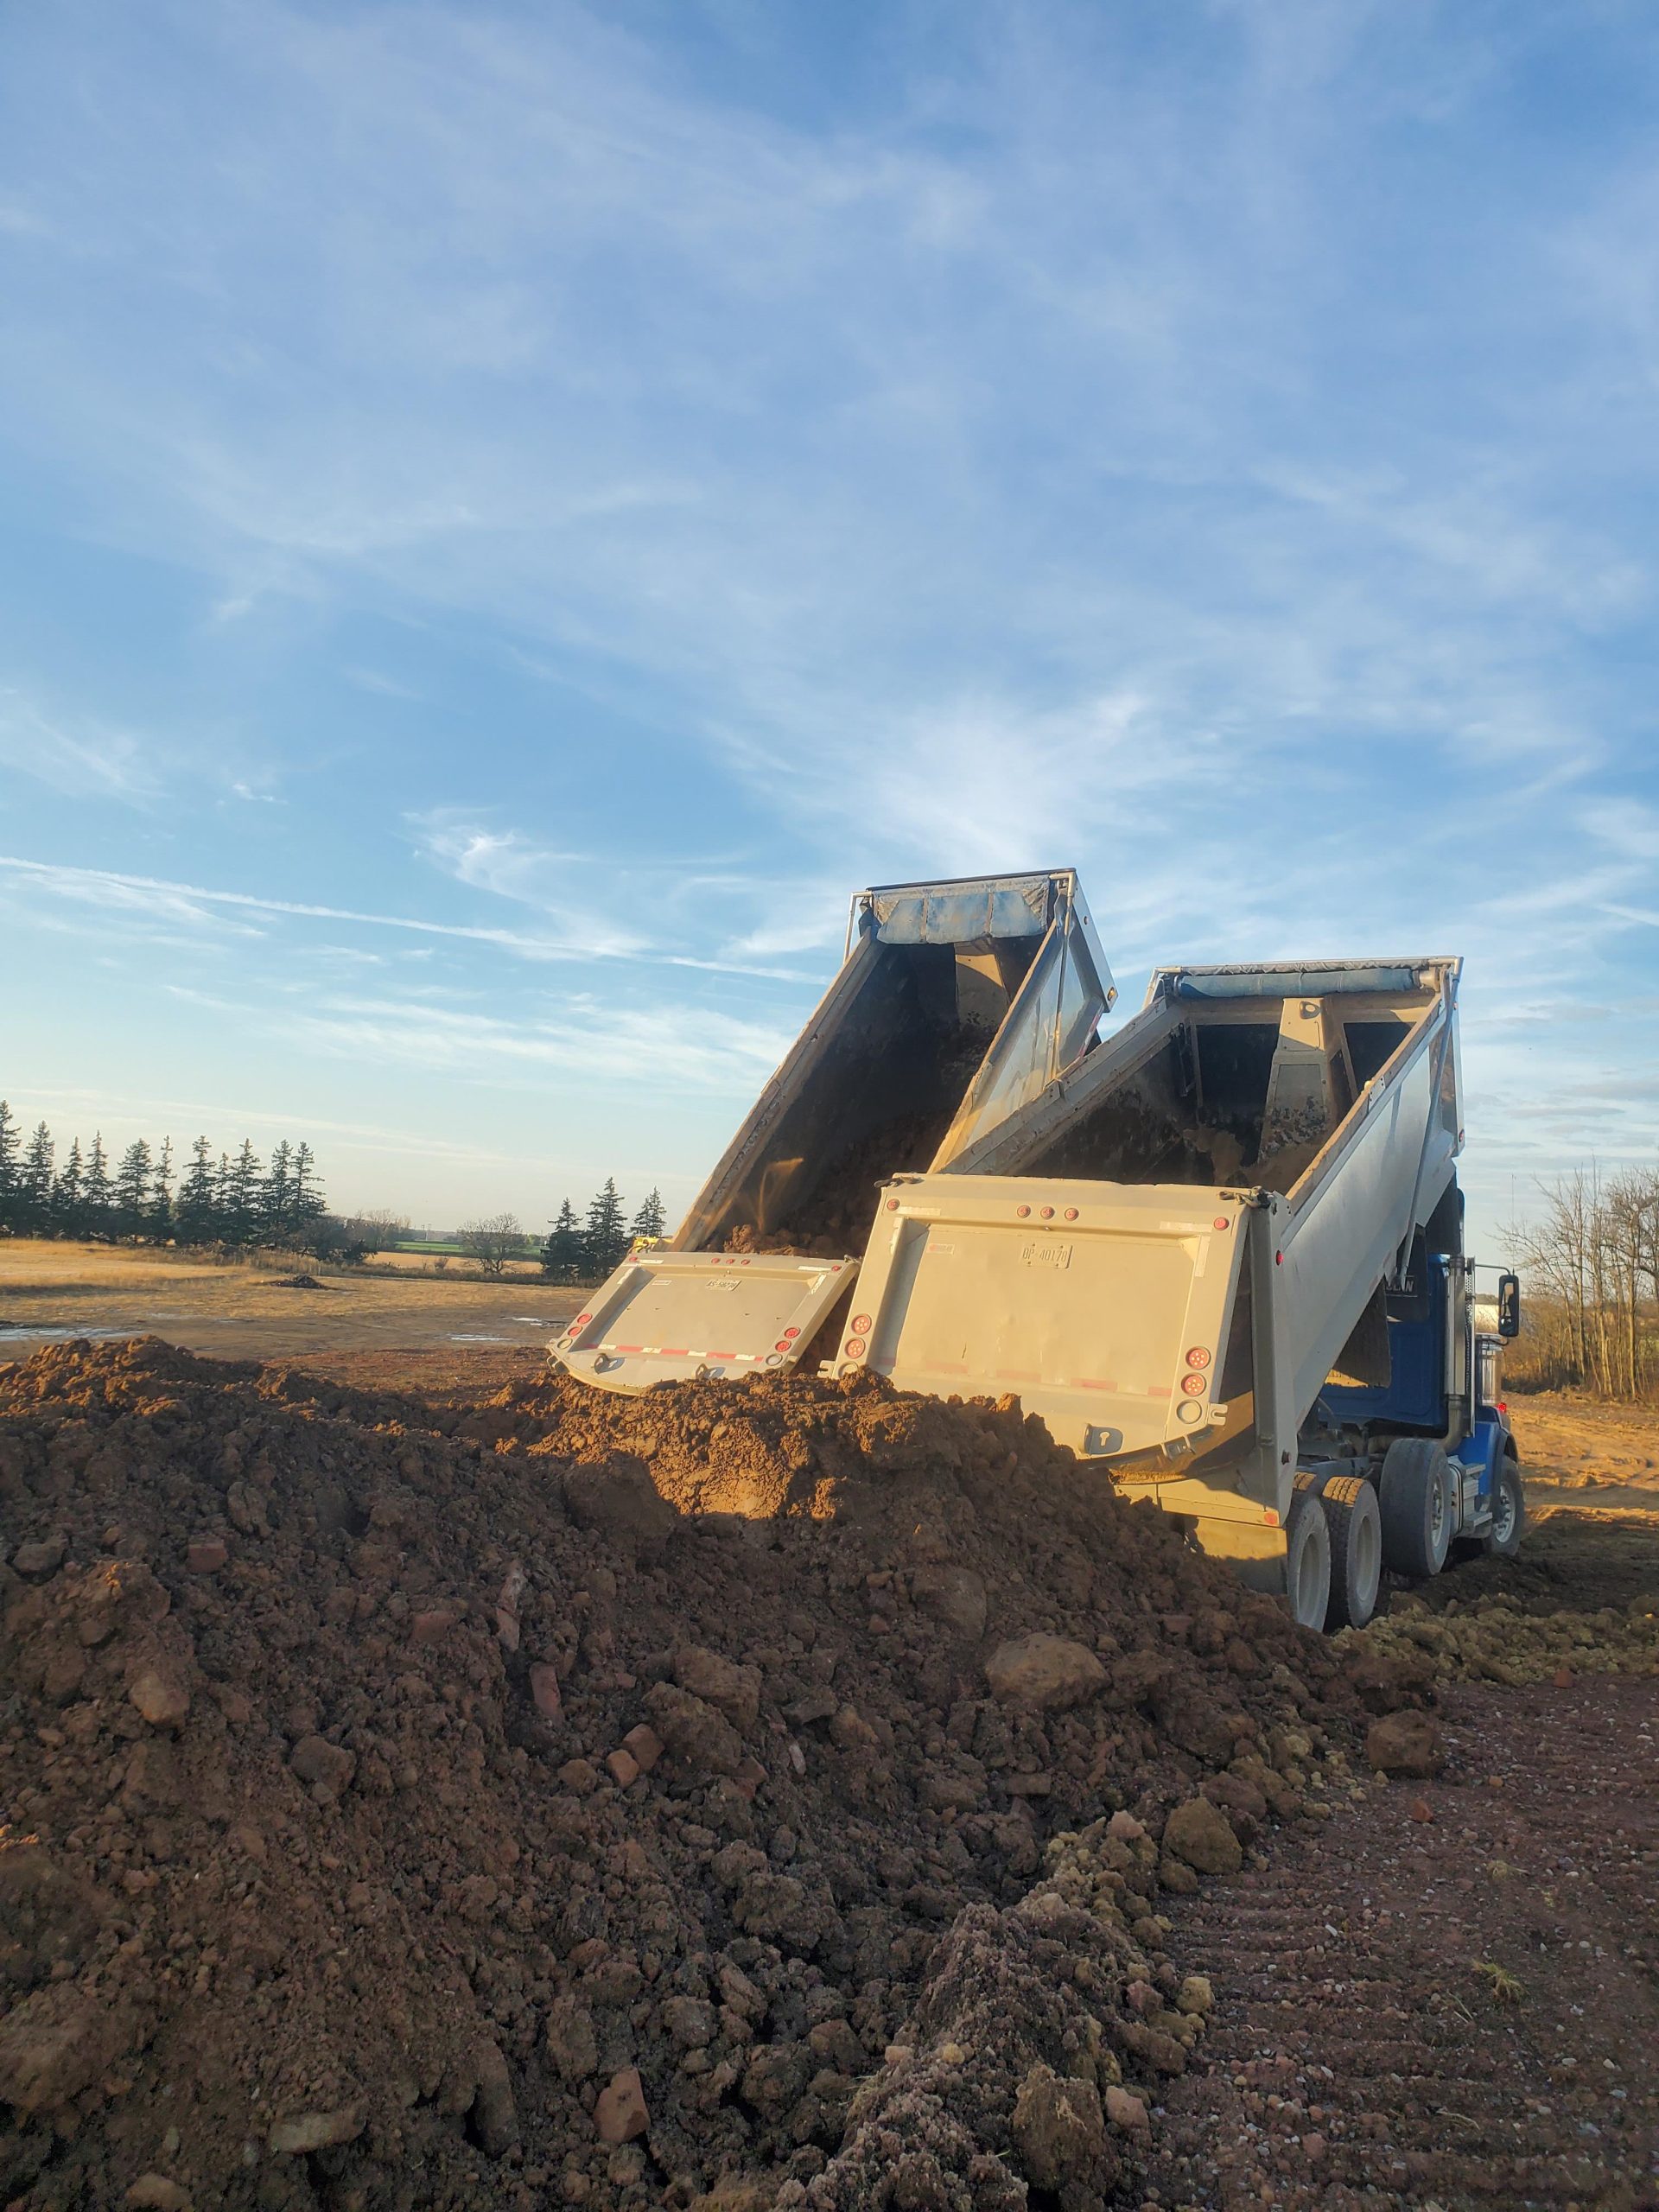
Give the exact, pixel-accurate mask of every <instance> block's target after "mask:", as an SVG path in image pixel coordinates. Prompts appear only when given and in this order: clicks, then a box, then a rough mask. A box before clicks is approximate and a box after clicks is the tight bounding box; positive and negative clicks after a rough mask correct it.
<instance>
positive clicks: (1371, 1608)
mask: <svg viewBox="0 0 1659 2212" xmlns="http://www.w3.org/2000/svg"><path fill="white" fill-rule="evenodd" d="M1285 1554H1286V1557H1285V1587H1286V1592H1287V1595H1288V1597H1289V1599H1290V1610H1291V1611H1292V1612H1293V1613H1294V1615H1295V1617H1296V1618H1297V1620H1298V1621H1300V1623H1301V1624H1302V1626H1303V1627H1304V1628H1323V1629H1330V1630H1337V1629H1342V1628H1363V1627H1364V1625H1365V1624H1366V1622H1367V1621H1368V1620H1370V1618H1371V1616H1372V1614H1373V1613H1374V1612H1375V1611H1376V1599H1377V1592H1378V1590H1379V1589H1380V1587H1381V1586H1382V1580H1383V1527H1382V1521H1381V1518H1380V1516H1379V1514H1378V1510H1377V1500H1376V1491H1375V1489H1374V1488H1373V1487H1372V1485H1371V1484H1370V1483H1369V1482H1367V1481H1366V1480H1365V1478H1364V1477H1363V1475H1351V1474H1345V1473H1344V1472H1342V1471H1340V1470H1339V1469H1336V1468H1330V1469H1327V1468H1325V1467H1304V1468H1303V1469H1302V1470H1301V1471H1300V1474H1298V1476H1297V1478H1296V1490H1295V1495H1294V1497H1293V1498H1292V1500H1291V1507H1290V1518H1289V1520H1288V1522H1287V1523H1286V1528H1285Z"/></svg>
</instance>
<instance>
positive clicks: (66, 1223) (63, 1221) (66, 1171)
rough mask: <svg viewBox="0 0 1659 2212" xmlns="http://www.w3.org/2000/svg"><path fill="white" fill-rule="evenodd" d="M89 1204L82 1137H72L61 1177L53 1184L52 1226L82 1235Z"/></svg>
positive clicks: (61, 1233)
mask: <svg viewBox="0 0 1659 2212" xmlns="http://www.w3.org/2000/svg"><path fill="white" fill-rule="evenodd" d="M85 1214H86V1169H85V1167H84V1166H82V1165H81V1159H80V1139H79V1137H72V1138H71V1139H70V1140H69V1157H68V1158H67V1160H65V1161H64V1163H63V1166H62V1167H61V1168H60V1170H59V1173H58V1179H57V1181H56V1182H55V1183H54V1184H53V1185H52V1210H51V1213H50V1216H49V1217H48V1218H49V1220H50V1223H51V1225H52V1227H53V1228H54V1230H56V1231H57V1233H58V1235H59V1236H79V1235H80V1233H81V1230H82V1229H83V1228H84V1226H85Z"/></svg>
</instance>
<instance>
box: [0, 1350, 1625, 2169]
mask: <svg viewBox="0 0 1659 2212" xmlns="http://www.w3.org/2000/svg"><path fill="white" fill-rule="evenodd" d="M524 1310H525V1311H526V1312H527V1313H528V1312H529V1311H531V1308H530V1306H525V1309H524ZM1514 1411H1515V1415H1516V1423H1517V1427H1518V1429H1519V1432H1520V1437H1521V1441H1522V1449H1523V1452H1524V1454H1525V1456H1526V1459H1527V1460H1528V1463H1529V1475H1530V1476H1531V1478H1532V1483H1533V1491H1532V1494H1533V1497H1534V1500H1535V1507H1536V1508H1537V1517H1536V1519H1535V1523H1534V1526H1533V1527H1532V1529H1530V1531H1529V1535H1528V1539H1527V1541H1526V1544H1525V1546H1524V1548H1523V1549H1522V1554H1521V1555H1520V1557H1519V1558H1518V1559H1516V1560H1513V1561H1507V1562H1500V1561H1494V1560H1476V1561H1471V1562H1469V1563H1467V1564H1465V1565H1463V1566H1460V1567H1458V1568H1457V1569H1456V1570H1455V1571H1454V1572H1453V1573H1450V1574H1448V1575H1447V1576H1446V1577H1444V1578H1442V1579H1441V1580H1440V1581H1439V1582H1437V1583H1436V1584H1433V1585H1431V1586H1429V1587H1428V1589H1427V1592H1425V1593H1423V1594H1422V1595H1421V1596H1416V1597H1414V1596H1411V1595H1408V1594H1407V1593H1404V1592H1396V1593H1395V1594H1394V1597H1393V1601H1392V1603H1391V1605H1390V1606H1389V1610H1388V1612H1387V1615H1386V1618H1383V1620H1382V1621H1381V1622H1380V1623H1379V1624H1378V1626H1377V1627H1376V1629H1374V1630H1372V1631H1370V1633H1369V1635H1368V1636H1367V1637H1365V1638H1364V1639H1362V1640H1360V1641H1359V1642H1357V1643H1335V1644H1333V1643H1330V1642H1328V1641H1326V1640H1325V1639H1319V1638H1314V1637H1308V1636H1306V1634H1304V1633H1303V1632H1301V1631H1299V1630H1294V1627H1292V1625H1291V1624H1289V1623H1288V1621H1287V1619H1286V1618H1284V1617H1283V1616H1282V1614H1281V1613H1278V1612H1277V1611H1275V1609H1274V1607H1273V1606H1272V1605H1270V1604H1267V1603H1266V1602H1265V1601H1257V1600H1252V1599H1249V1598H1247V1597H1246V1596H1244V1594H1243V1592H1240V1591H1238V1590H1237V1588H1236V1586H1234V1585H1232V1584H1231V1583H1230V1581H1229V1580H1228V1578H1227V1577H1226V1575H1225V1573H1224V1571H1222V1570H1219V1569H1217V1568H1215V1567H1211V1566H1209V1565H1208V1564H1207V1563H1205V1562H1203V1561H1201V1560H1194V1559H1193V1557H1192V1554H1187V1553H1185V1552H1183V1551H1182V1550H1181V1549H1180V1548H1179V1546H1177V1545H1175V1544H1173V1542H1172V1541H1170V1540H1169V1539H1168V1535H1167V1531H1166V1528H1165V1526H1164V1525H1163V1524H1162V1523H1160V1521H1159V1518H1158V1516H1156V1515H1155V1513H1152V1512H1151V1511H1150V1510H1149V1509H1147V1508H1145V1507H1141V1508H1135V1509H1133V1510H1131V1509H1128V1508H1126V1507H1122V1506H1121V1505H1118V1504H1117V1503H1115V1501H1113V1500H1112V1499H1111V1498H1110V1497H1109V1493H1107V1492H1106V1491H1105V1490H1104V1487H1103V1485H1102V1484H1100V1482H1099V1480H1098V1478H1096V1477H1095V1476H1093V1475H1091V1474H1090V1473H1088V1472H1087V1471H1084V1470H1077V1469H1075V1468H1073V1467H1071V1465H1070V1463H1069V1462H1067V1461H1066V1460H1065V1458H1064V1457H1063V1455H1058V1454H1055V1453H1053V1452H1052V1450H1051V1449H1050V1448H1049V1447H1048V1446H1046V1441H1045V1440H1044V1439H1043V1437H1042V1434H1041V1432H1040V1431H1039V1429H1037V1427H1036V1426H1035V1425H1034V1424H1032V1423H1027V1422H1025V1421H1022V1420H1021V1419H1020V1415H1019V1414H1018V1411H1017V1409H1016V1408H1012V1407H1008V1408H1001V1409H999V1410H993V1409H990V1408H986V1409H983V1410H982V1411H981V1410H976V1409H974V1408H944V1407H939V1406H936V1405H934V1404H932V1403H931V1402H918V1401H906V1400H903V1399H899V1398H896V1397H894V1396H893V1395H891V1394H888V1393H886V1392H885V1391H883V1390H881V1389H879V1388H861V1389H858V1390H856V1391H855V1392H853V1393H851V1394H849V1393H847V1392H845V1391H842V1389H839V1388H838V1387H836V1386H829V1385H822V1384H818V1383H815V1382H810V1381H807V1380H802V1381H799V1382H797V1383H787V1384H776V1383H773V1384H766V1385H755V1386H752V1388H751V1389H748V1390H747V1391H746V1392H745V1393H743V1394H742V1395H741V1398H740V1397H739V1396H738V1395H737V1394H734V1393H731V1392H728V1391H721V1390H719V1389H714V1390H709V1389H702V1390H698V1389H680V1390H677V1392H675V1393H672V1394H668V1395H663V1396H659V1397H657V1398H654V1399H652V1400H647V1401H629V1400H619V1399H602V1398H600V1397H598V1396H596V1395H594V1394H591V1393H586V1392H583V1391H581V1390H580V1389H576V1388H575V1386H572V1385H570V1384H569V1383H549V1382H548V1381H547V1380H546V1379H545V1377H544V1370H543V1363H542V1361H541V1359H540V1357H538V1356H537V1354H536V1353H534V1352H532V1351H530V1350H528V1349H524V1348H519V1347H515V1346H512V1345H500V1344H497V1345H476V1346H471V1345H467V1344H455V1343H451V1342H444V1343H442V1344H432V1343H423V1344H418V1345H416V1347H415V1348H413V1349H410V1348H403V1349H397V1348H394V1347H392V1346H391V1345H389V1344H385V1342H384V1340H380V1339H378V1338H376V1337H374V1336H373V1335H370V1336H369V1337H368V1338H367V1340H366V1341H363V1340H362V1339H360V1338H359V1340H358V1341H356V1342H353V1336H352V1332H351V1331H350V1330H349V1329H346V1330H341V1331H340V1332H339V1333H338V1334H337V1336H336V1338H335V1340H334V1343H333V1344H331V1345H330V1346H329V1347H328V1348H327V1349H326V1350H321V1349H320V1350H319V1351H316V1352H315V1353H312V1354H310V1355H308V1357H307V1358H306V1360H305V1362H304V1364H303V1366H302V1368H299V1369H295V1368H289V1367H282V1366H268V1367H266V1368H264V1369H263V1370H262V1369H260V1368H258V1367H257V1366H254V1365H251V1364H247V1363H242V1364H239V1365H232V1364H228V1363H215V1362H211V1361H207V1362H204V1361H200V1360H196V1359H192V1358H189V1357H185V1356H183V1355H181V1354H180V1353H178V1352H176V1351H170V1350H169V1349H168V1347H167V1346H165V1345H162V1344H156V1343H155V1342H153V1341H152V1342H151V1343H150V1344H144V1345H138V1346H135V1347H128V1346H125V1345H121V1344H105V1345H102V1346H97V1347H92V1346H79V1345H58V1346H56V1347H48V1349H47V1350H46V1351H43V1352H41V1354H39V1355H38V1356H36V1357H34V1358H33V1359H31V1360H29V1362H28V1363H19V1364H16V1365H14V1366H12V1367H10V1368H7V1367H4V1366H0V1526H3V1529H4V1532H5V1551H6V1558H7V1560H8V1562H9V1564H7V1565H5V1566H4V1567H0V1611H3V1615H4V1641H3V1643H0V1821H6V1822H8V1823H9V1826H8V1828H7V1833H6V1835H5V1838H4V1840H3V1846H4V1847H0V1986H3V1990H4V2007H3V2008H0V2098H3V2100H4V2101H5V2103H6V2105H7V2106H8V2107H10V2122H9V2123H8V2122H6V2121H4V2120H0V2203H4V2204H6V2205H7V2206H8V2207H9V2208H10V2207H16V2208H17V2212H67V2208H68V2207H70V2206H72V2205H73V2206H79V2205H81V2204H86V2205H88V2206H92V2207H94V2208H104V2207H116V2206H123V2207H124V2206H129V2205H130V2206H132V2207H135V2208H138V2207H143V2206H145V2205H149V2206H155V2207H160V2208H162V2212H185V2209H186V2208H187V2207H193V2208H194V2212H206V2208H207V2207H208V2206H210V2205H213V2206H217V2205H220V2204H223V2205H226V2206H227V2207H231V2208H242V2207H245V2208H255V2207H257V2208H258V2212H289V2209H290V2208H292V2212H311V2209H312V2208H313V2207H323V2208H329V2209H330V2212H333V2208H336V2207H338V2208H341V2212H346V2208H350V2209H351V2212H381V2209H382V2208H386V2212H391V2208H397V2212H415V2208H416V2207H423V2206H427V2205H431V2206H434V2207H442V2208H450V2207H460V2206H463V2205H465V2206H468V2207H471V2206H494V2205H497V2204H500V2205H503V2206H506V2207H510V2208H512V2212H539V2208H541V2207H543V2206H549V2207H555V2206H562V2205H564V2204H569V2203H575V2204H583V2205H587V2206H589V2207H590V2208H593V2212H613V2208H614V2212H634V2208H640V2207H645V2206H646V2205H654V2204H659V2203H661V2204H669V2205H673V2206H678V2207H690V2206H696V2207H698V2208H699V2212H772V2208H773V2207H777V2208H779V2212H787V2208H789V2207H791V2206H793V2205H804V2206H805V2207H806V2208H807V2212H820V2208H823V2212H853V2208H855V2207H862V2206H864V2205H866V2204H869V2205H873V2206H875V2207H877V2208H880V2207H882V2206H891V2207H893V2208H894V2212H980V2208H981V2207H991V2208H994V2212H1004V2208H1010V2212H1011V2208H1013V2207H1014V2206H1017V2205H1020V2204H1026V2205H1028V2206H1029V2207H1030V2208H1032V2212H1086V2208H1088V2207H1090V2206H1093V2205H1103V2206H1108V2205H1109V2206H1114V2207H1118V2206H1140V2205H1145V2204H1155V2205H1158V2206H1160V2207H1161V2208H1166V2212H1173V2208H1176V2207H1181V2206H1190V2207H1195V2208H1196V2207H1211V2206H1214V2207H1217V2208H1220V2209H1221V2212H1230V2208H1233V2207H1242V2206H1246V2205H1249V2206H1255V2205H1262V2206H1285V2207H1292V2206H1296V2207H1301V2206H1325V2205H1330V2206H1332V2207H1336V2208H1346V2207H1351V2206H1352V2207H1357V2206H1377V2207H1382V2206H1413V2207H1422V2208H1425V2212H1427V2208H1430V2207H1433V2206H1440V2207H1441V2208H1442V2212H1456V2208H1459V2207H1464V2206H1470V2207H1473V2206H1481V2207H1493V2206H1510V2205H1516V2206H1521V2205H1538V2206H1554V2207H1560V2208H1562V2212H1566V2209H1567V2208H1569V2207H1572V2206H1574V2205H1576V2206H1580V2207H1582V2208H1585V2212H1590V2208H1592V2207H1595V2208H1601V2207H1606V2208H1609V2212H1642V2208H1652V2207H1654V2206H1656V2205H1659V1758H1656V1749H1655V1745H1656V1736H1659V1673H1656V1669H1659V1627H1656V1623H1655V1619H1654V1616H1655V1614H1656V1612H1659V1477H1656V1462H1659V1420H1656V1419H1655V1418H1654V1417H1652V1416H1650V1415H1645V1414H1640V1413H1637V1414H1632V1413H1630V1412H1629V1411H1628V1410H1625V1411H1621V1412H1613V1411H1611V1410H1608V1409H1603V1408H1599V1407H1594V1406H1578V1405H1575V1404H1574V1403H1573V1402H1571V1401H1567V1400H1565V1399H1561V1398H1550V1399H1548V1400H1544V1399H1541V1400H1537V1401H1531V1400H1522V1401H1517V1402H1516V1406H1515V1408H1514ZM20 1546H21V1549H20V1548H19V1547H20ZM1378 1726H1388V1727H1393V1728H1395V1730H1396V1732H1398V1738H1399V1740H1398V1742H1397V1743H1395V1742H1394V1740H1393V1739H1392V1738H1391V1739H1390V1744H1391V1745H1392V1748H1391V1749H1389V1750H1387V1751H1384V1752H1383V1756H1384V1758H1385V1759H1386V1763H1387V1764H1388V1765H1389V1768H1390V1770H1391V1771H1390V1772H1389V1775H1388V1777H1386V1778H1384V1777H1383V1776H1382V1775H1381V1774H1380V1773H1378V1772H1376V1771H1374V1770H1373V1765H1372V1761H1371V1758H1370V1756H1369V1755H1368V1754H1369V1752H1370V1751H1371V1750H1374V1749H1378V1748H1380V1739H1379V1738H1376V1737H1375V1736H1374V1735H1373V1734H1372V1731H1373V1730H1374V1729H1375V1728H1376V1727H1378ZM1417 1728H1422V1729H1424V1730H1426V1733H1423V1734H1421V1736H1420V1735H1414V1733H1413V1731H1414V1729H1417ZM629 1745H632V1746H633V1747H634V1751H638V1752H639V1753H640V1754H641V1758H634V1756H633V1752H632V1751H628V1750H627V1747H628V1746H629ZM642 1762H643V1763H642ZM1414 1764H1415V1765H1416V1766H1418V1767H1420V1768H1421V1771H1412V1770H1411V1769H1412V1767H1413V1766H1414Z"/></svg>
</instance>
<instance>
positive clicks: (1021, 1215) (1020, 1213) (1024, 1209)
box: [1014, 1206, 1031, 1221]
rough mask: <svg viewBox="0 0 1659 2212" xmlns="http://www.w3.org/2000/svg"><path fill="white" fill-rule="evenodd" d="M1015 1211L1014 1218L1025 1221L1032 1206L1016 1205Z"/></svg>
mask: <svg viewBox="0 0 1659 2212" xmlns="http://www.w3.org/2000/svg"><path fill="white" fill-rule="evenodd" d="M1030 1211H1031V1208H1030V1207H1029V1206H1015V1208H1014V1218H1015V1219H1016V1220H1018V1221H1024V1220H1025V1218H1026V1217H1027V1214H1029V1213H1030Z"/></svg>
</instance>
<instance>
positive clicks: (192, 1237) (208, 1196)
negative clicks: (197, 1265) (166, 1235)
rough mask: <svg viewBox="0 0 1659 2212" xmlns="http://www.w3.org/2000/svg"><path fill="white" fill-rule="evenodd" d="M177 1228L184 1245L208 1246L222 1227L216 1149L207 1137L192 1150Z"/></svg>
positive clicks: (176, 1217)
mask: <svg viewBox="0 0 1659 2212" xmlns="http://www.w3.org/2000/svg"><path fill="white" fill-rule="evenodd" d="M174 1224H175V1230H176V1232H177V1236H178V1240H179V1242H180V1243H181V1244H207V1243H211V1242H212V1240H213V1235H214V1233H215V1231H216V1230H217V1228H218V1225H219V1192H218V1187H217V1185H216V1184H215V1181H214V1177H213V1147H212V1145H210V1144H209V1143H208V1141H207V1138H206V1137H198V1138H197V1139H196V1141H195V1142H194V1144H193V1145H192V1146H191V1147H190V1165H189V1166H188V1167H187V1168H186V1169H185V1171H184V1180H183V1182H182V1183H181V1184H180V1185H179V1202H178V1205H177V1206H176V1207H175V1209H174Z"/></svg>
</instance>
